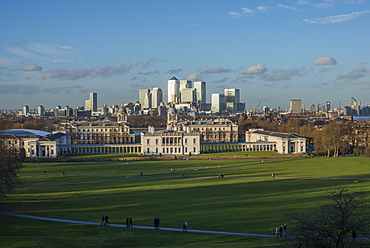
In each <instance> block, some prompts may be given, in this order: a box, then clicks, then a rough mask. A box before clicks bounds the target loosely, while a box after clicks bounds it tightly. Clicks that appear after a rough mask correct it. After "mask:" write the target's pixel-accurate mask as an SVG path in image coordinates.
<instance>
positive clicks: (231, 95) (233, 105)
mask: <svg viewBox="0 0 370 248" xmlns="http://www.w3.org/2000/svg"><path fill="white" fill-rule="evenodd" d="M224 95H225V104H226V110H227V111H229V112H230V113H235V112H238V111H239V105H240V90H239V89H224Z"/></svg>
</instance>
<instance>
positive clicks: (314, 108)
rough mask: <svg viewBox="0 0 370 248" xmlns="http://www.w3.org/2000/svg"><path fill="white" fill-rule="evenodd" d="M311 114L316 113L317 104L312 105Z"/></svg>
mask: <svg viewBox="0 0 370 248" xmlns="http://www.w3.org/2000/svg"><path fill="white" fill-rule="evenodd" d="M310 112H311V113H316V106H315V104H312V105H311V107H310Z"/></svg>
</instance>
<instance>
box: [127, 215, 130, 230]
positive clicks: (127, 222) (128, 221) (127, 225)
mask: <svg viewBox="0 0 370 248" xmlns="http://www.w3.org/2000/svg"><path fill="white" fill-rule="evenodd" d="M129 221H130V220H129V218H128V217H127V218H126V228H129Z"/></svg>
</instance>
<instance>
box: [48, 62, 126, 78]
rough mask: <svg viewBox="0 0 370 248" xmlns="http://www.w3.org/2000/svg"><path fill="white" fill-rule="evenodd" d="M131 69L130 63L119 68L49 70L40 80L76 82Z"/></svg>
mask: <svg viewBox="0 0 370 248" xmlns="http://www.w3.org/2000/svg"><path fill="white" fill-rule="evenodd" d="M131 68H132V64H131V63H126V64H123V65H121V66H119V67H112V66H105V67H102V68H92V67H88V68H77V69H74V70H71V71H69V70H66V69H51V70H49V71H47V72H45V73H44V75H43V76H42V79H59V80H77V79H81V78H86V77H98V76H101V77H110V76H112V75H115V74H122V73H125V72H128V71H129V70H130V69H131Z"/></svg>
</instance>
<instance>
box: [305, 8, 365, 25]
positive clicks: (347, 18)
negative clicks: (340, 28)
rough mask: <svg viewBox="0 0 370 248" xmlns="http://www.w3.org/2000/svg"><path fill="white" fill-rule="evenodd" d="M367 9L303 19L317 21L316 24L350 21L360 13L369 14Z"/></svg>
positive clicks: (310, 21) (309, 21)
mask: <svg viewBox="0 0 370 248" xmlns="http://www.w3.org/2000/svg"><path fill="white" fill-rule="evenodd" d="M369 13H370V11H369V10H364V11H357V12H352V13H350V14H346V15H336V16H328V17H324V18H313V19H304V20H303V21H304V22H308V23H315V24H316V23H317V24H333V23H341V22H345V21H350V20H353V19H355V18H357V17H360V16H362V15H366V14H369Z"/></svg>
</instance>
